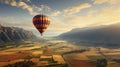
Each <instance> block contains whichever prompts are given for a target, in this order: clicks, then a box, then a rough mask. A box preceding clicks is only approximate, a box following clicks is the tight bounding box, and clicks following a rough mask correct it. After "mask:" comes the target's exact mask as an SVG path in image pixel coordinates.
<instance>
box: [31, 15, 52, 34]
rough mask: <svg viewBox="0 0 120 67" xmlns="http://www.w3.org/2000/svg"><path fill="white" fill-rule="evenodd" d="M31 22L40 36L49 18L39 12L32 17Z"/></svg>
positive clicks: (47, 24)
mask: <svg viewBox="0 0 120 67" xmlns="http://www.w3.org/2000/svg"><path fill="white" fill-rule="evenodd" d="M33 24H34V26H35V27H36V29H37V30H38V31H39V32H40V33H41V36H42V34H43V32H45V30H46V29H47V27H48V26H49V24H50V19H49V18H48V16H46V15H44V14H39V15H36V16H34V17H33Z"/></svg>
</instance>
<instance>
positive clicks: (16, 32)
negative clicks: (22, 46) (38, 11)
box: [0, 25, 36, 43]
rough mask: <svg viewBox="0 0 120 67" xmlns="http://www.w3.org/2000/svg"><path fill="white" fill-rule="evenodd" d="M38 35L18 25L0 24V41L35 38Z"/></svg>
mask: <svg viewBox="0 0 120 67" xmlns="http://www.w3.org/2000/svg"><path fill="white" fill-rule="evenodd" d="M35 37H36V36H35V35H34V34H33V33H32V32H31V31H27V30H24V29H22V28H17V27H5V26H2V25H0V43H6V42H15V41H22V40H27V39H34V38H35Z"/></svg>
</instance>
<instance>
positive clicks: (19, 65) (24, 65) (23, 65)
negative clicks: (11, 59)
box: [4, 61, 37, 67]
mask: <svg viewBox="0 0 120 67" xmlns="http://www.w3.org/2000/svg"><path fill="white" fill-rule="evenodd" d="M4 67H37V64H36V63H34V62H32V61H21V62H16V63H15V64H8V65H6V66H4Z"/></svg>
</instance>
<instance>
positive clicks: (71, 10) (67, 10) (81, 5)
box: [64, 3, 91, 14]
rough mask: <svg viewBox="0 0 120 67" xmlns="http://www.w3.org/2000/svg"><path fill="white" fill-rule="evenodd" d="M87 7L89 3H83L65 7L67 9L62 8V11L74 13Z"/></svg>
mask: <svg viewBox="0 0 120 67" xmlns="http://www.w3.org/2000/svg"><path fill="white" fill-rule="evenodd" d="M89 7H91V5H90V4H88V3H84V4H80V5H77V6H74V7H70V8H67V9H65V10H64V12H65V13H68V14H74V13H78V12H80V11H81V10H82V9H86V8H89Z"/></svg>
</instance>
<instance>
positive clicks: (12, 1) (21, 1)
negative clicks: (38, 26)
mask: <svg viewBox="0 0 120 67" xmlns="http://www.w3.org/2000/svg"><path fill="white" fill-rule="evenodd" d="M0 2H3V3H5V4H8V5H11V6H15V7H19V8H22V9H24V10H27V11H28V12H29V13H30V15H36V14H39V12H40V11H42V10H46V11H49V10H51V8H50V7H49V6H47V5H40V6H36V5H29V4H27V3H26V2H31V0H18V1H16V0H0Z"/></svg>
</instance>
